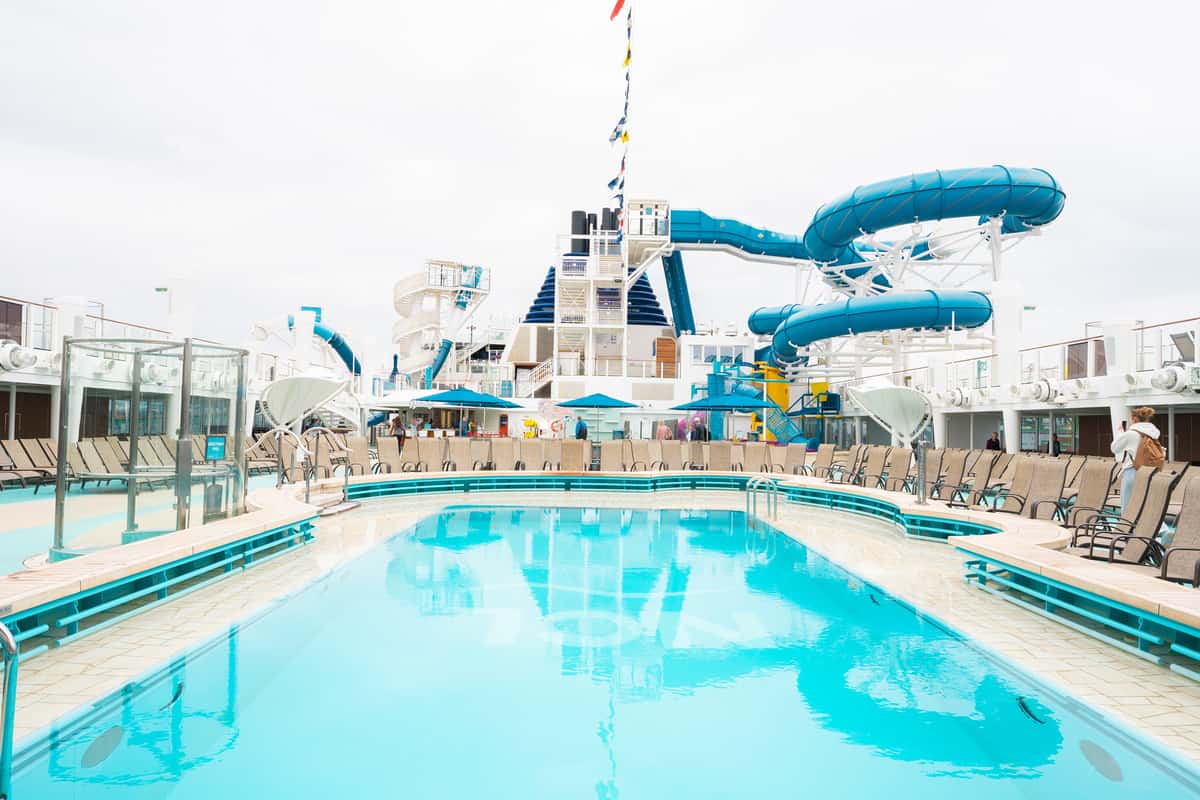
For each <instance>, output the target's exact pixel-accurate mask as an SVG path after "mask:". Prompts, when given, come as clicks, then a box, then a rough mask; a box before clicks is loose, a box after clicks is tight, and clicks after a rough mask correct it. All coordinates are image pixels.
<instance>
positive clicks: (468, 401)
mask: <svg viewBox="0 0 1200 800" xmlns="http://www.w3.org/2000/svg"><path fill="white" fill-rule="evenodd" d="M413 402H415V403H428V404H429V405H437V406H448V407H450V408H457V409H458V424H459V427H460V428H461V427H462V426H463V414H464V409H467V408H521V406H520V405H518V404H517V403H513V402H511V401H509V400H505V399H504V398H503V397H496V396H495V395H494V394H485V393H483V392H476V391H474V390H472V389H467V388H466V387H462V388H458V389H448V390H447V391H444V392H434V393H433V394H427V395H425V396H424V397H418V398H416V399H415V400H414V401H413ZM461 433H462V434H463V435H466V432H465V431H461Z"/></svg>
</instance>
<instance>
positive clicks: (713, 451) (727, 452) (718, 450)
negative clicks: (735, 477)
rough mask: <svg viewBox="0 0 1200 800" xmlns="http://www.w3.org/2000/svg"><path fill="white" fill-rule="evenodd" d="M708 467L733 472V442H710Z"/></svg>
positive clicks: (715, 470)
mask: <svg viewBox="0 0 1200 800" xmlns="http://www.w3.org/2000/svg"><path fill="white" fill-rule="evenodd" d="M708 468H709V469H710V470H713V471H714V472H733V444H732V443H730V442H710V443H709V445H708Z"/></svg>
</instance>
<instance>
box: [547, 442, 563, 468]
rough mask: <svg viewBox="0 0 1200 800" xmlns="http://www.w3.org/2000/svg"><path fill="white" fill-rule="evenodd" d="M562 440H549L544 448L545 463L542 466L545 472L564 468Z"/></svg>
mask: <svg viewBox="0 0 1200 800" xmlns="http://www.w3.org/2000/svg"><path fill="white" fill-rule="evenodd" d="M562 446H563V440H562V439H547V440H546V442H545V445H544V446H543V447H542V456H543V458H545V463H544V464H543V465H542V469H544V470H556V469H561V468H562Z"/></svg>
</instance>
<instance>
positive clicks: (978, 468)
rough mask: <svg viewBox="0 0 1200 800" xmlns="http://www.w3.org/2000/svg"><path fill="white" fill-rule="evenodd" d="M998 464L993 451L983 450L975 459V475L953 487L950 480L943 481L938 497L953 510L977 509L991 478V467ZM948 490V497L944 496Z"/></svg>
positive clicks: (998, 460)
mask: <svg viewBox="0 0 1200 800" xmlns="http://www.w3.org/2000/svg"><path fill="white" fill-rule="evenodd" d="M999 462H1000V459H999V458H998V456H997V453H996V451H995V450H984V451H983V452H982V453H980V455H979V456H978V457H977V458H976V459H975V474H974V475H973V476H970V479H969V480H968V479H967V478H963V480H962V482H961V483H959V484H958V485H957V486H954V485H953V483H952V482H951V481H950V480H948V479H947V480H944V481H943V485H942V487H941V488H940V489H939V490H938V497H939V498H941V499H944V500H946V504H947V505H949V506H950V507H952V508H954V507H957V508H968V507H978V505H979V503H980V502H981V501H982V499H983V497H984V493H985V492H986V491H987V489H986V487H987V485H988V481H989V480H990V479H991V476H992V469H993V467H994V466H995V465H996V464H997V463H999ZM947 489H949V490H950V496H949V497H947V496H946V490H947Z"/></svg>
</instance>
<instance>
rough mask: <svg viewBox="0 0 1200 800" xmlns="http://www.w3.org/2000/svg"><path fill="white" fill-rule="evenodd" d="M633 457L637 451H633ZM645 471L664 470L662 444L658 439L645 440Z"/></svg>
mask: <svg viewBox="0 0 1200 800" xmlns="http://www.w3.org/2000/svg"><path fill="white" fill-rule="evenodd" d="M633 452H634V455H637V450H634V451H633ZM646 458H647V460H646V469H647V470H661V469H666V467H664V466H663V442H662V441H659V440H658V439H647V440H646Z"/></svg>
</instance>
